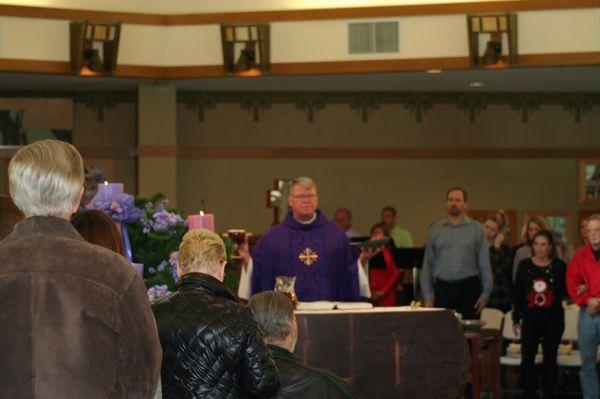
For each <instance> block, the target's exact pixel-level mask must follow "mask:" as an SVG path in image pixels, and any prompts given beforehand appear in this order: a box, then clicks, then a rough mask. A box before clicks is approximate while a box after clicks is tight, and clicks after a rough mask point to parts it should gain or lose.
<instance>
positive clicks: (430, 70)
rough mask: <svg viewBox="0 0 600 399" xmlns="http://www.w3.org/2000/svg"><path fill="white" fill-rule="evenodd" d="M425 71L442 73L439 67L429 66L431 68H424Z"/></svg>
mask: <svg viewBox="0 0 600 399" xmlns="http://www.w3.org/2000/svg"><path fill="white" fill-rule="evenodd" d="M425 72H426V73H442V70H441V69H439V68H431V69H426V70H425Z"/></svg>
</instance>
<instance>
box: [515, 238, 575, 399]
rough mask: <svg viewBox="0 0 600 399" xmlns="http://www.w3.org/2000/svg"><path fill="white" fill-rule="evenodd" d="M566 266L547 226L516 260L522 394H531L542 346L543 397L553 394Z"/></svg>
mask: <svg viewBox="0 0 600 399" xmlns="http://www.w3.org/2000/svg"><path fill="white" fill-rule="evenodd" d="M566 268H567V266H566V265H565V263H564V262H563V261H562V260H560V258H559V257H558V256H557V253H556V248H555V247H554V238H553V236H552V233H551V232H549V231H548V230H542V231H540V232H538V233H537V234H536V235H535V237H534V239H533V256H532V257H531V258H527V259H524V260H522V261H521V263H519V268H518V269H517V276H516V279H515V286H514V288H515V289H514V295H513V320H514V326H513V328H514V330H515V334H519V333H520V334H521V344H522V361H521V369H522V373H523V385H524V387H523V388H524V391H525V392H524V393H525V395H524V397H525V398H535V385H536V384H535V383H536V375H535V355H536V352H537V348H538V345H539V344H540V341H541V342H542V347H543V350H544V363H543V377H544V383H543V393H544V399H549V398H553V397H554V386H555V382H556V376H557V371H558V366H557V364H556V354H557V351H558V345H559V344H560V341H561V337H562V333H563V330H564V327H565V315H564V310H563V307H562V301H563V299H564V298H565V296H566V292H567V290H566V283H565V272H566Z"/></svg>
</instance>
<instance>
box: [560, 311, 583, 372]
mask: <svg viewBox="0 0 600 399" xmlns="http://www.w3.org/2000/svg"><path fill="white" fill-rule="evenodd" d="M578 323H579V306H577V305H575V306H573V305H570V306H567V307H566V308H565V331H564V332H563V335H562V340H563V341H567V342H569V343H571V344H572V343H574V342H577V325H578ZM556 363H557V364H558V365H559V366H560V367H581V356H580V355H579V351H571V353H569V354H568V355H560V354H559V355H558V357H557V358H556Z"/></svg>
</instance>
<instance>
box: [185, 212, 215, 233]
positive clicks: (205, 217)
mask: <svg viewBox="0 0 600 399" xmlns="http://www.w3.org/2000/svg"><path fill="white" fill-rule="evenodd" d="M196 229H207V230H211V231H215V215H213V214H212V213H204V212H202V211H200V214H199V215H189V216H188V230H196Z"/></svg>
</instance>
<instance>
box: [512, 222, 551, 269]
mask: <svg viewBox="0 0 600 399" xmlns="http://www.w3.org/2000/svg"><path fill="white" fill-rule="evenodd" d="M542 230H547V231H551V229H550V225H549V224H548V222H547V221H546V219H544V218H543V217H542V216H539V215H529V216H527V218H526V219H525V222H524V223H523V228H522V229H521V243H520V244H519V245H518V246H517V247H516V248H515V255H514V257H513V264H512V278H513V281H515V278H516V276H517V268H518V267H519V263H521V261H522V260H524V259H527V258H531V255H533V251H532V247H533V239H534V237H535V236H536V234H537V233H539V232H540V231H542Z"/></svg>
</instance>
